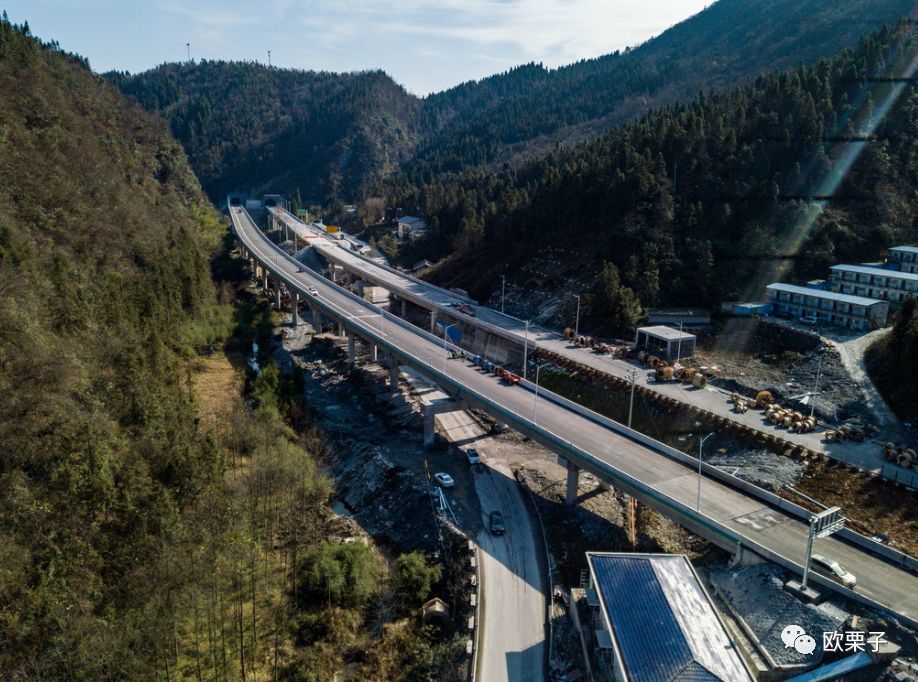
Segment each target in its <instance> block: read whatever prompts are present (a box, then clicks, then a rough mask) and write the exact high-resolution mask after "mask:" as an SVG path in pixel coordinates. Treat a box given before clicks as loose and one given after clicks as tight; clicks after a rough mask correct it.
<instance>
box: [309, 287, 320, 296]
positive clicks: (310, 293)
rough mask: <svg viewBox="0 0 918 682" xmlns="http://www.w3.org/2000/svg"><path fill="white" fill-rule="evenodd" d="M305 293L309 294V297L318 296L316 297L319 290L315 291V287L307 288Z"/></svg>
mask: <svg viewBox="0 0 918 682" xmlns="http://www.w3.org/2000/svg"><path fill="white" fill-rule="evenodd" d="M306 291H308V292H309V295H310V296H318V295H319V290H318V289H316V288H315V287H309V288H308V289H306Z"/></svg>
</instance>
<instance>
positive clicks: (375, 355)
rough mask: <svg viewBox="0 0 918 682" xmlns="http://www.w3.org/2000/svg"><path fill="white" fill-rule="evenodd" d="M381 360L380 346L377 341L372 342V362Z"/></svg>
mask: <svg viewBox="0 0 918 682" xmlns="http://www.w3.org/2000/svg"><path fill="white" fill-rule="evenodd" d="M377 360H379V346H377V345H376V344H375V343H371V344H370V362H376V361H377Z"/></svg>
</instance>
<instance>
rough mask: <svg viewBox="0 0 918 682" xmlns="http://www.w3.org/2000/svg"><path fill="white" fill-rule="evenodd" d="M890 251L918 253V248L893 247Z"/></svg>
mask: <svg viewBox="0 0 918 682" xmlns="http://www.w3.org/2000/svg"><path fill="white" fill-rule="evenodd" d="M889 250H890V251H902V252H903V253H918V246H893V247H892V248H890V249H889Z"/></svg>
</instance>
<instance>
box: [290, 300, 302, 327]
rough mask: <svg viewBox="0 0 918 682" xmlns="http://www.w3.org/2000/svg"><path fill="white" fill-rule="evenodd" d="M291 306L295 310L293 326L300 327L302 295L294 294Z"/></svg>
mask: <svg viewBox="0 0 918 682" xmlns="http://www.w3.org/2000/svg"><path fill="white" fill-rule="evenodd" d="M290 304H291V308H293V326H294V327H298V326H299V324H300V295H299V294H296V293H295V294H293V298H292V299H291V301H290Z"/></svg>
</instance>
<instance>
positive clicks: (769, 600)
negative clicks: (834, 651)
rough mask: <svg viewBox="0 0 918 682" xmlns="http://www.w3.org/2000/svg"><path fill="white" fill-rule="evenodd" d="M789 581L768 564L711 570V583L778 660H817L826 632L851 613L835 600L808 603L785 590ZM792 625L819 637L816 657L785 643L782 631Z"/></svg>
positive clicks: (792, 662)
mask: <svg viewBox="0 0 918 682" xmlns="http://www.w3.org/2000/svg"><path fill="white" fill-rule="evenodd" d="M785 580H786V577H785V574H784V571H782V570H781V569H780V568H778V567H776V566H770V565H767V564H761V565H758V566H747V567H745V568H741V569H739V570H737V571H728V570H721V571H713V572H712V573H711V583H712V584H713V585H714V587H715V589H716V590H717V593H718V595H720V597H721V598H722V599H724V600H725V601H726V602H727V603H728V604H729V605H730V607H731V608H732V609H733V611H734V612H735V613H738V614H739V615H740V616H741V617H742V618H743V620H744V621H745V622H746V625H747V626H748V628H749V629H750V630H751V631H752V632H753V633H754V634H755V636H756V637H757V638H758V640H759V642H760V644H761V645H762V646H763V647H764V648H765V649H766V651H768V653H769V654H770V655H771V657H772V659H774V661H775V662H776V663H778V664H779V665H799V664H807V663H814V662H816V661H818V660H821V659H822V656H823V650H822V633H823V632H832V631H835V630H837V629H838V628H840V627H841V626H842V624H844V623H845V621H846V620H847V619H848V618H849V617H850V614H849V613H848V612H847V611H845V610H843V609H842V608H841V607H839V606H838V605H837V604H836V603H835V602H834V600H833V601H827V602H825V603H823V604H820V605H819V606H812V605H807V604H804V603H803V602H801V601H800V600H799V599H797V598H796V597H794V596H793V595H791V594H790V593H789V592H786V591H785V590H784V587H783V586H784V581H785ZM788 625H799V626H800V627H802V628H803V629H804V630H805V631H806V632H807V633H809V634H810V635H812V636H813V637H814V638H815V639H816V646H817V648H816V652H815V653H814V654H813V656H804V655H802V654H799V653H797V650H796V649H793V648H786V647H785V646H784V643H783V642H782V641H781V632H782V630H784V628H785V627H787V626H788Z"/></svg>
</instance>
